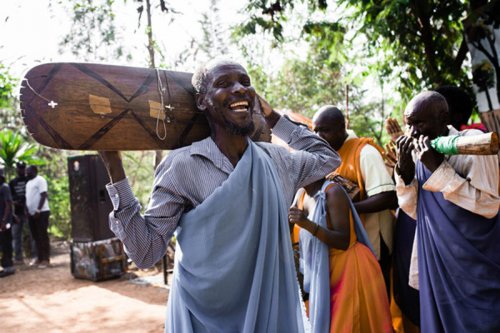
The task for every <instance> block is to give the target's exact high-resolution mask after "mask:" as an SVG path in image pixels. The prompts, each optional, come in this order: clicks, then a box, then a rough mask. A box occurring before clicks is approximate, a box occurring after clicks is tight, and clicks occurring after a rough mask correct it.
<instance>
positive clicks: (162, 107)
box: [155, 68, 174, 140]
mask: <svg viewBox="0 0 500 333" xmlns="http://www.w3.org/2000/svg"><path fill="white" fill-rule="evenodd" d="M155 70H156V78H157V86H158V94H159V95H160V109H159V110H158V115H157V117H156V136H157V137H158V138H159V139H160V140H165V138H166V137H167V125H166V124H165V119H166V120H167V123H170V122H171V121H172V120H171V118H170V115H168V114H167V111H166V109H168V110H170V111H172V110H173V109H174V107H173V106H172V105H171V104H170V103H169V104H167V105H165V100H164V98H163V94H164V92H165V90H166V92H167V96H168V100H169V101H171V100H172V96H171V95H170V87H169V84H168V77H167V75H166V74H165V85H166V89H165V88H164V87H163V82H162V81H161V76H160V70H159V69H158V68H155ZM161 112H163V113H164V117H163V118H162V119H160V118H161V117H160V116H161ZM160 120H161V122H162V125H163V133H164V135H163V136H161V135H160V131H159V129H158V127H159V124H160Z"/></svg>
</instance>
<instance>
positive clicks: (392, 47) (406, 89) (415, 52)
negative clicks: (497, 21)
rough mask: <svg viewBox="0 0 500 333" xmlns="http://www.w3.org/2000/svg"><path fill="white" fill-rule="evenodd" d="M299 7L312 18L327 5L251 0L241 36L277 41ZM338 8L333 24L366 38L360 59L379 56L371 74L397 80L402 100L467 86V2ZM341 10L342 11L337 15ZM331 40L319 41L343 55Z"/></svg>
mask: <svg viewBox="0 0 500 333" xmlns="http://www.w3.org/2000/svg"><path fill="white" fill-rule="evenodd" d="M298 3H307V4H308V5H309V6H308V8H309V11H310V13H314V12H315V11H319V10H324V9H325V8H327V2H326V1H321V0H316V1H313V0H295V1H293V0H286V1H276V2H272V1H271V2H270V1H263V0H249V1H248V6H247V10H248V11H249V12H250V15H251V17H250V20H249V21H248V22H246V23H245V24H243V25H242V26H240V28H239V32H240V33H255V32H256V29H255V27H256V26H259V27H261V28H262V30H263V31H270V32H272V35H273V36H277V37H276V39H277V40H278V41H281V40H282V39H283V30H284V28H285V26H286V24H287V19H288V18H289V17H290V16H289V15H290V11H291V9H292V8H293V7H294V5H295V4H298ZM336 5H337V6H338V7H337V9H336V10H337V11H338V15H337V13H335V15H334V16H335V17H339V18H342V20H341V21H340V20H339V21H338V22H341V23H338V22H331V23H332V24H343V25H344V26H345V29H347V27H349V29H356V30H357V34H356V35H359V34H360V33H362V34H364V35H365V36H366V40H367V43H366V45H365V48H364V52H365V53H364V54H363V55H362V56H363V57H373V56H375V55H377V54H380V52H382V54H383V57H382V59H383V60H382V61H381V62H380V63H378V64H377V65H376V66H375V67H374V68H371V70H376V71H377V72H378V73H379V75H380V76H382V77H388V78H390V77H391V76H392V77H394V76H395V77H398V78H399V81H400V84H399V85H398V90H399V92H400V93H401V94H402V96H403V97H405V98H409V97H411V96H413V95H414V94H415V93H416V92H418V91H420V90H422V89H431V88H435V87H437V86H439V85H443V84H456V85H459V86H470V80H469V78H468V77H467V72H468V69H467V68H466V67H465V66H463V61H464V59H465V55H466V53H467V46H466V44H465V42H464V38H463V27H462V23H461V21H462V20H463V19H464V18H465V17H466V15H467V10H468V1H466V0H463V1H460V0H452V1H439V0H376V1H358V0H339V1H337V3H336ZM339 6H344V7H345V8H343V9H342V10H340V9H339V8H340V7H339ZM346 9H347V10H346ZM337 30H339V29H337ZM311 31H314V30H311V27H310V26H308V25H305V26H304V32H305V33H308V34H310V33H311ZM329 37H330V36H329V35H323V36H322V38H323V41H322V43H323V44H330V46H331V47H330V49H331V50H334V49H342V48H339V46H341V45H342V41H339V40H338V39H335V38H329ZM358 56H360V55H358ZM367 67H368V65H367ZM367 69H368V70H370V68H367Z"/></svg>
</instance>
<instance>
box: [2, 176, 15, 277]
mask: <svg viewBox="0 0 500 333" xmlns="http://www.w3.org/2000/svg"><path fill="white" fill-rule="evenodd" d="M11 225H12V196H11V194H10V189H9V185H7V183H6V182H5V173H4V168H3V167H0V245H1V247H2V260H1V262H0V263H1V264H2V270H1V271H0V277H5V276H8V275H11V274H14V273H15V272H16V270H15V268H14V263H13V261H12V229H11Z"/></svg>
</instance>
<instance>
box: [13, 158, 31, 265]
mask: <svg viewBox="0 0 500 333" xmlns="http://www.w3.org/2000/svg"><path fill="white" fill-rule="evenodd" d="M16 173H17V176H16V177H15V178H14V179H12V180H11V181H10V182H9V186H10V192H11V194H12V200H13V201H14V219H13V224H12V246H13V248H14V263H15V264H19V265H22V264H23V263H24V254H23V240H24V238H25V237H23V233H24V232H25V229H29V225H28V220H27V218H26V212H25V210H26V195H25V194H26V183H27V182H28V177H26V164H24V163H23V162H18V163H16ZM28 233H29V235H28V237H29V238H30V239H31V232H29V230H28ZM28 237H26V238H28ZM30 244H31V242H30Z"/></svg>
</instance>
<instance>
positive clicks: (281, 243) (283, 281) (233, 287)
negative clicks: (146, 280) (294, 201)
mask: <svg viewBox="0 0 500 333" xmlns="http://www.w3.org/2000/svg"><path fill="white" fill-rule="evenodd" d="M273 163H274V162H273V161H272V160H271V159H270V157H269V156H268V155H267V154H266V153H265V152H264V151H263V150H262V149H261V148H259V147H258V146H257V145H255V144H254V143H253V142H251V141H249V146H248V148H247V150H246V151H245V153H244V155H243V157H242V158H241V160H240V161H239V162H238V164H237V166H236V168H235V169H234V171H233V172H232V173H231V174H230V175H229V178H228V179H227V180H226V181H225V182H224V183H223V184H222V185H221V186H220V187H219V188H217V189H216V190H215V191H214V193H213V194H212V195H210V196H209V197H208V198H207V199H205V201H203V203H201V204H200V205H199V206H197V207H196V208H195V209H193V210H191V211H190V212H188V213H186V214H185V215H184V216H183V218H182V219H181V221H180V224H179V228H178V230H177V249H176V253H175V268H174V280H173V285H172V289H171V292H170V295H169V300H168V306H167V319H166V325H165V331H166V332H171V333H179V332H182V333H190V332H196V333H200V332H246V333H253V332H259V333H261V332H270V333H275V332H284V333H285V332H286V333H289V332H290V333H294V332H303V331H304V325H303V319H302V312H301V305H300V299H299V291H298V285H297V279H296V273H295V267H294V263H293V255H292V248H291V242H290V234H289V228H288V219H287V214H288V206H287V203H286V202H285V200H284V196H283V194H282V193H281V191H282V185H281V183H280V180H279V178H278V175H277V172H276V170H275V166H274V164H273ZM209 176H210V175H207V177H209Z"/></svg>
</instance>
